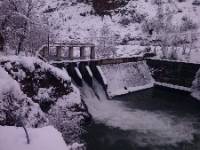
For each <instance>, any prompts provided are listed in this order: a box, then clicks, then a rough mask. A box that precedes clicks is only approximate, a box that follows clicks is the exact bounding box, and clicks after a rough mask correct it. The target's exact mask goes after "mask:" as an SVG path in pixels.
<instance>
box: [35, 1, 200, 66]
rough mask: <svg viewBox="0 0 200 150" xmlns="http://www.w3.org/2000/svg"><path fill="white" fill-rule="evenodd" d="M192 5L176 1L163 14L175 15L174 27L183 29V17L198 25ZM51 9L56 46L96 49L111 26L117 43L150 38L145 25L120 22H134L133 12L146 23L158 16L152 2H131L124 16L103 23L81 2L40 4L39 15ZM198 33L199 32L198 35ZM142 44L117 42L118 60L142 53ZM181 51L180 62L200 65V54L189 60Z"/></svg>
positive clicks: (120, 15) (120, 14)
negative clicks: (76, 44)
mask: <svg viewBox="0 0 200 150" xmlns="http://www.w3.org/2000/svg"><path fill="white" fill-rule="evenodd" d="M193 1H194V0H187V1H183V2H178V1H176V0H172V1H170V3H165V4H164V5H163V11H164V12H165V13H166V11H167V10H170V11H171V12H173V17H172V24H173V25H180V24H181V22H182V17H185V16H186V17H189V18H190V19H191V20H192V21H193V22H195V23H197V24H198V25H199V24H200V19H199V18H200V17H199V11H200V7H198V6H194V5H192V3H193ZM49 8H53V9H54V11H52V12H49V13H46V14H45V15H46V17H47V18H48V21H49V24H50V28H51V31H52V32H53V33H52V34H53V37H55V39H56V42H63V41H64V42H66V41H69V42H71V41H79V42H83V43H84V42H90V43H94V44H95V45H97V47H98V45H99V37H101V36H102V35H101V30H102V28H103V27H105V26H108V28H109V29H110V32H111V33H112V35H117V36H119V39H118V41H122V40H123V39H126V38H127V37H131V38H132V37H140V39H146V38H149V37H146V35H145V34H144V33H143V31H142V27H141V26H142V23H130V24H128V25H122V24H120V21H121V20H122V19H124V18H127V19H129V20H132V16H131V13H132V12H134V11H135V12H136V13H138V14H142V15H144V16H146V19H151V18H154V17H155V16H156V15H157V14H156V13H157V6H156V5H153V3H152V1H151V0H149V1H129V2H128V4H127V5H126V6H124V7H122V8H119V11H120V10H124V11H125V12H126V14H125V15H124V14H122V13H113V14H112V15H113V16H112V18H110V17H108V16H104V19H102V17H100V16H98V15H96V16H95V15H94V14H91V12H94V10H93V8H92V6H91V5H89V4H85V3H82V2H78V1H76V0H75V1H74V0H68V1H56V0H41V5H40V7H39V8H38V10H39V11H40V13H42V12H43V11H44V10H47V9H49ZM180 10H181V11H180ZM82 14H85V15H82ZM199 31H200V29H199V30H198V31H195V32H199ZM109 35H111V34H109ZM115 42H116V41H115ZM140 42H141V40H139V41H138V40H133V41H131V44H130V45H118V44H119V42H116V43H117V46H116V56H117V57H119V56H120V57H126V56H132V55H135V54H137V55H138V54H140V53H142V52H143V51H144V50H145V46H140V45H139V44H140ZM199 43H200V42H198V43H197V47H198V48H199V47H200V44H199ZM178 51H179V52H178V53H179V54H178V55H179V56H178V59H180V60H186V59H187V60H188V61H192V62H200V61H199V60H200V59H199V56H200V51H199V50H197V51H196V50H193V51H192V52H191V54H190V56H187V55H181V50H180V49H179V50H178ZM185 57H187V58H185Z"/></svg>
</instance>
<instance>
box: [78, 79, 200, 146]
mask: <svg viewBox="0 0 200 150" xmlns="http://www.w3.org/2000/svg"><path fill="white" fill-rule="evenodd" d="M80 91H81V95H82V98H83V100H84V101H85V103H86V105H87V106H88V110H89V112H90V113H91V115H92V117H93V119H94V122H93V123H92V124H91V125H90V126H89V127H88V129H87V134H86V135H85V136H84V137H83V138H84V140H85V142H86V145H87V149H88V150H200V132H199V131H200V102H198V101H196V100H194V99H193V98H191V97H190V96H189V95H187V94H185V93H179V92H176V91H168V90H166V89H158V88H153V89H149V90H145V91H142V92H137V93H132V94H128V95H124V96H119V97H116V98H114V99H112V100H108V99H107V97H106V94H105V92H104V90H103V88H102V87H101V85H100V84H99V83H98V82H97V81H94V87H93V88H91V87H89V86H88V85H87V84H84V85H83V87H82V88H81V89H80Z"/></svg>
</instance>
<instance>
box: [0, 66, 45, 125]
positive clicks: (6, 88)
mask: <svg viewBox="0 0 200 150" xmlns="http://www.w3.org/2000/svg"><path fill="white" fill-rule="evenodd" d="M22 123H23V124H24V125H25V126H28V127H41V126H44V125H45V124H47V123H48V119H46V117H45V115H44V113H43V112H42V111H41V109H40V107H39V105H38V104H36V103H34V102H33V101H32V100H31V99H30V98H28V97H27V96H26V95H24V94H23V92H22V91H21V89H20V86H19V84H18V83H17V82H16V81H15V80H13V79H12V78H11V77H10V76H9V75H8V73H7V72H6V71H5V70H4V69H3V68H1V67H0V125H17V126H20V124H22Z"/></svg>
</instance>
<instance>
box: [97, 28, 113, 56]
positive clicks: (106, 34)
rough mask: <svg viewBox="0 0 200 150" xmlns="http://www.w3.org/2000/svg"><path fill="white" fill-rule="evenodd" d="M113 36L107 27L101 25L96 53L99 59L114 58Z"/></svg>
mask: <svg viewBox="0 0 200 150" xmlns="http://www.w3.org/2000/svg"><path fill="white" fill-rule="evenodd" d="M115 41H116V39H115V36H114V34H113V32H112V31H111V29H110V27H109V26H108V25H106V24H105V25H103V27H102V28H101V30H100V37H99V38H98V43H97V52H98V55H99V56H100V57H105V58H107V57H111V56H113V57H114V56H115V53H116V52H115V50H116V48H115Z"/></svg>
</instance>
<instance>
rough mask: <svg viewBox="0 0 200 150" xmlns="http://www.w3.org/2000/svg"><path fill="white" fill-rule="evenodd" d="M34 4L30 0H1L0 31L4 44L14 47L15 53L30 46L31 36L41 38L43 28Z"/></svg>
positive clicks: (31, 44)
mask: <svg viewBox="0 0 200 150" xmlns="http://www.w3.org/2000/svg"><path fill="white" fill-rule="evenodd" d="M36 6H37V4H36V2H35V1H32V0H3V1H2V3H1V5H0V32H1V33H2V35H3V38H4V41H5V42H4V46H5V45H6V46H9V47H11V48H12V49H15V50H16V54H18V53H19V52H21V51H24V50H25V48H27V49H30V48H32V47H33V46H34V43H30V40H32V38H35V37H37V38H38V37H39V38H38V39H40V40H41V35H42V34H43V35H44V32H41V30H42V29H43V30H44V29H45V28H44V27H43V26H42V25H41V23H40V22H41V21H40V18H39V17H38V16H37V13H36V11H35V10H36ZM38 30H40V31H38ZM42 38H43V37H42ZM28 41H29V42H28Z"/></svg>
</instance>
